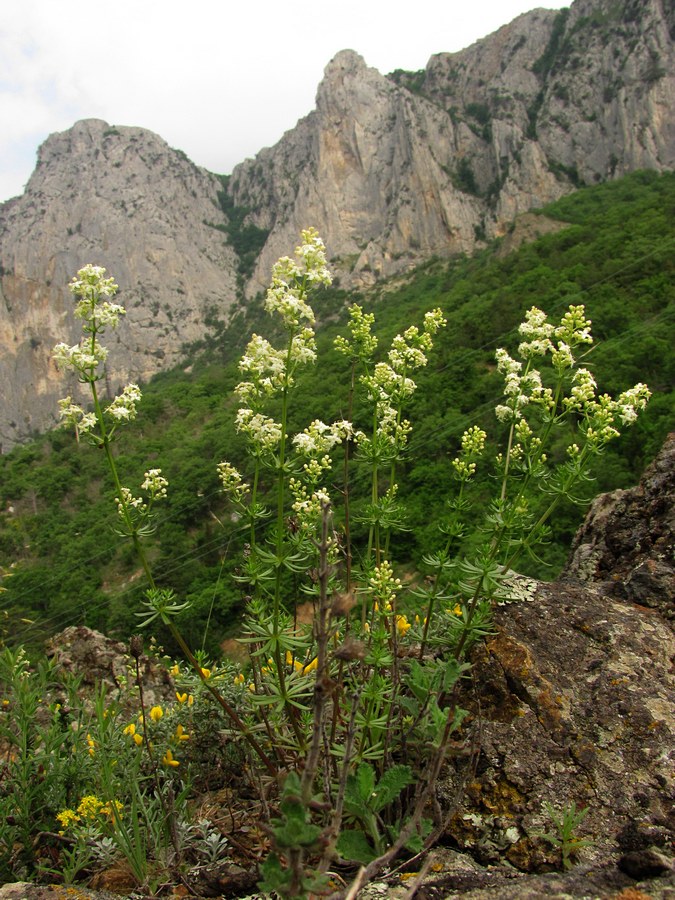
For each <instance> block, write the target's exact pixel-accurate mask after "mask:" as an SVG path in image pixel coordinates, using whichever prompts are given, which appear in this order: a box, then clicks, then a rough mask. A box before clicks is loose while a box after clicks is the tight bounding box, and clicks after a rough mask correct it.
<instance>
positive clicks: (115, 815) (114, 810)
mask: <svg viewBox="0 0 675 900" xmlns="http://www.w3.org/2000/svg"><path fill="white" fill-rule="evenodd" d="M123 809H124V806H123V805H122V804H121V803H120V801H119V800H109V801H108V803H106V804H105V805H104V806H102V807H101V815H103V816H107V817H108V818H109V819H110V821H111V822H112V821H114V820H115V819H121V818H122V810H123Z"/></svg>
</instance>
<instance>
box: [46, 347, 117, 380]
mask: <svg viewBox="0 0 675 900" xmlns="http://www.w3.org/2000/svg"><path fill="white" fill-rule="evenodd" d="M52 355H53V358H54V361H55V362H56V365H57V366H58V367H59V368H61V369H72V370H73V371H75V372H77V373H78V374H79V376H80V380H82V381H95V380H97V379H100V378H101V377H102V376H101V375H98V374H97V373H96V370H97V369H98V367H99V366H100V365H101V364H102V363H104V362H105V361H106V359H107V358H108V351H107V349H106V348H105V347H103V346H102V345H101V344H100V342H99V341H98V339H97V338H96V337H93V338H87V339H85V340H83V341H82V342H81V343H79V344H75V345H74V346H73V347H69V346H68V344H64V343H63V342H60V343H58V344H57V345H56V346H55V347H54V350H53V353H52Z"/></svg>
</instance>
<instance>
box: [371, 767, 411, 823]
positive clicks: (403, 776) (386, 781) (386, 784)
mask: <svg viewBox="0 0 675 900" xmlns="http://www.w3.org/2000/svg"><path fill="white" fill-rule="evenodd" d="M414 782H415V778H414V776H413V773H412V769H411V768H410V766H401V765H398V766H392V767H391V769H387V771H386V772H385V773H384V774H383V775H382V778H380V780H379V782H378V784H377V787H376V788H375V797H374V798H372V800H371V804H370V805H371V808H372V809H373V810H374V811H375V812H379V811H380V810H382V809H384V808H385V806H389V804H390V803H391V802H392V801H394V800H395V799H396V798H397V797H398V795H399V794H400V793H401V791H402V790H403V789H404V788H406V787H408V785H409V784H414Z"/></svg>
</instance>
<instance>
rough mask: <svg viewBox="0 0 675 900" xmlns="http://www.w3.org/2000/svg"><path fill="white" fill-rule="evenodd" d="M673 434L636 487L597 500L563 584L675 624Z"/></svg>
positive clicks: (575, 544)
mask: <svg viewBox="0 0 675 900" xmlns="http://www.w3.org/2000/svg"><path fill="white" fill-rule="evenodd" d="M674 496H675V433H673V434H670V435H669V436H668V440H667V441H666V443H665V445H664V447H663V449H662V451H661V453H660V454H659V455H658V456H657V457H656V459H655V460H654V462H653V463H652V464H651V465H650V466H649V467H648V469H647V470H646V471H645V474H644V476H643V478H642V481H641V482H640V484H639V485H638V487H635V488H631V489H629V490H625V491H621V490H619V491H612V492H611V493H610V494H601V495H600V496H599V497H597V498H596V499H595V500H594V501H593V504H592V505H591V508H590V510H589V512H588V515H587V516H586V521H585V522H584V525H583V526H582V528H580V529H579V531H578V533H577V535H576V537H575V539H574V544H573V546H572V551H571V555H570V558H569V560H568V562H567V565H566V567H565V571H564V573H563V578H565V579H570V580H577V581H581V582H584V583H586V584H589V585H593V586H595V587H597V588H598V589H599V590H600V591H601V592H602V593H604V594H608V595H610V596H612V597H618V598H621V599H625V600H630V601H632V602H633V603H639V604H642V605H644V606H647V607H650V608H652V609H656V610H658V611H659V612H660V613H661V614H662V615H663V616H665V617H666V618H668V619H670V620H672V619H673V618H675V567H674V565H673V561H674V559H675V509H674V508H673V497H674Z"/></svg>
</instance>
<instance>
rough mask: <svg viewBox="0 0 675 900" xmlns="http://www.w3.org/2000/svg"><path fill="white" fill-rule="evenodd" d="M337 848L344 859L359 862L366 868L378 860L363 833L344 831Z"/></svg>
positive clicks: (338, 840)
mask: <svg viewBox="0 0 675 900" xmlns="http://www.w3.org/2000/svg"><path fill="white" fill-rule="evenodd" d="M336 847H337V851H338V853H339V854H340V856H341V857H342V858H343V859H346V860H349V861H350V862H358V863H361V865H364V866H367V865H368V863H369V862H372V861H373V860H374V859H376V858H377V854H376V853H375V851H374V850H373V848H372V847H371V845H370V844H369V843H368V839H367V838H366V836H365V834H364V833H363V832H362V831H354V830H353V829H347V830H345V831H343V832H342V833H341V834H340V837H339V838H338V839H337V844H336Z"/></svg>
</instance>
